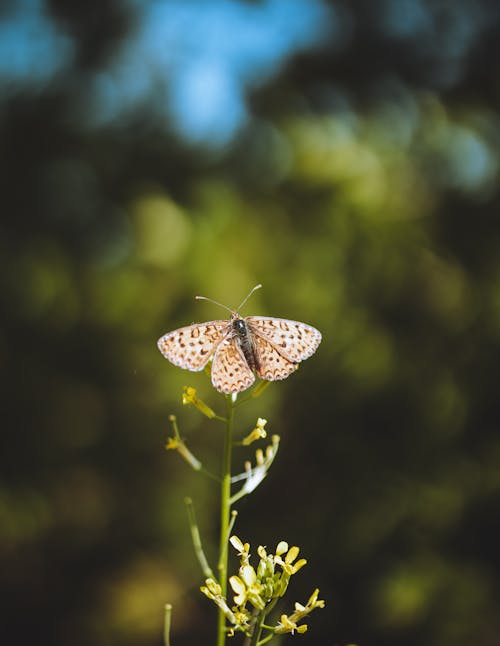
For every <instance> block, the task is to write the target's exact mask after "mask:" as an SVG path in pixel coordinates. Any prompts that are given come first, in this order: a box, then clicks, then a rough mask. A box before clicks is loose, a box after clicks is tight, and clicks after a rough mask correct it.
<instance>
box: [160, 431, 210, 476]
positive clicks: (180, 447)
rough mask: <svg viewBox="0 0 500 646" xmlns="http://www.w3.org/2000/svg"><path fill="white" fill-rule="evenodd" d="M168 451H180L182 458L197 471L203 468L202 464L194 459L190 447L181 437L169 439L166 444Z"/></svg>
mask: <svg viewBox="0 0 500 646" xmlns="http://www.w3.org/2000/svg"><path fill="white" fill-rule="evenodd" d="M165 448H166V449H167V451H169V450H175V451H178V452H179V454H180V456H181V457H183V458H184V460H186V462H187V463H188V464H189V465H190V466H192V467H193V469H194V470H195V471H199V470H200V469H201V467H202V464H201V462H200V461H199V460H198V459H197V458H195V457H194V455H193V454H192V453H191V451H190V450H189V449H188V447H187V446H186V445H185V444H184V442H183V441H182V440H181V438H180V437H168V438H167V443H166V444H165Z"/></svg>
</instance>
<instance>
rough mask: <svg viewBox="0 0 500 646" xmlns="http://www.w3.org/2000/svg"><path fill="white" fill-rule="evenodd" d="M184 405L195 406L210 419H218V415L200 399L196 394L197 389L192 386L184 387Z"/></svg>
mask: <svg viewBox="0 0 500 646" xmlns="http://www.w3.org/2000/svg"><path fill="white" fill-rule="evenodd" d="M182 403H183V404H184V406H187V405H189V404H193V406H196V408H197V409H198V410H199V411H200V412H201V413H203V415H205V416H206V417H208V418H209V419H213V418H214V417H217V415H216V413H215V412H214V411H213V410H212V409H211V408H210V406H207V404H205V402H204V401H202V400H201V399H200V398H199V397H198V395H197V394H196V388H193V387H192V386H184V392H183V393H182Z"/></svg>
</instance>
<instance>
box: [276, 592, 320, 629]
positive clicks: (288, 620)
mask: <svg viewBox="0 0 500 646" xmlns="http://www.w3.org/2000/svg"><path fill="white" fill-rule="evenodd" d="M318 595H319V589H318V588H316V590H314V592H313V593H312V595H311V596H310V597H309V600H308V602H307V604H306V605H305V606H303V605H302V604H301V603H299V602H298V601H296V602H295V612H293V613H292V614H291V615H281V617H280V620H279V622H278V623H277V625H276V627H275V629H274V632H276V633H292V634H293V633H294V632H295V631H297V632H298V633H305V632H306V630H307V624H301V625H300V626H299V625H298V622H299V621H301V620H302V619H304V617H307V615H308V614H309V613H310V612H312V611H313V610H314V609H315V608H324V607H325V602H324V600H323V599H318Z"/></svg>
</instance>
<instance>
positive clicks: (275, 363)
mask: <svg viewBox="0 0 500 646" xmlns="http://www.w3.org/2000/svg"><path fill="white" fill-rule="evenodd" d="M253 344H254V350H255V354H256V355H257V361H258V366H257V374H258V375H259V377H260V378H261V379H266V380H267V381H277V380H278V379H285V378H286V377H288V375H289V374H291V373H292V372H294V371H295V370H297V368H298V366H299V364H298V363H294V362H293V361H289V360H288V359H287V358H286V357H284V356H283V355H281V354H280V353H279V352H278V351H277V350H276V348H275V347H274V346H273V345H271V343H269V341H267V340H266V339H265V338H264V337H263V336H260V335H259V334H255V335H254V337H253Z"/></svg>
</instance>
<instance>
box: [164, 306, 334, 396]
mask: <svg viewBox="0 0 500 646" xmlns="http://www.w3.org/2000/svg"><path fill="white" fill-rule="evenodd" d="M320 342H321V333H320V332H319V331H318V330H316V328H314V327H312V326H310V325H307V324H306V323H300V322H299V321H290V320H288V319H278V318H272V317H265V316H247V317H246V318H241V317H240V315H239V314H238V313H237V312H232V313H231V318H230V319H229V320H217V321H209V322H207V323H195V324H194V325H188V326H187V327H183V328H179V329H178V330H174V331H173V332H169V333H168V334H165V335H164V336H162V337H161V338H160V339H159V341H158V348H159V350H160V352H161V353H162V354H163V356H165V357H166V358H167V359H168V360H169V361H171V362H172V363H173V364H174V365H176V366H179V367H181V368H185V369H187V370H193V371H198V370H203V368H204V367H205V366H206V364H207V363H208V361H209V360H210V358H212V370H211V376H212V384H213V385H214V387H215V388H216V389H217V390H218V391H219V392H222V393H227V394H230V393H239V392H241V391H243V390H246V389H247V388H249V387H250V386H251V385H252V384H253V382H254V381H255V374H254V373H256V374H257V375H258V376H259V377H260V378H261V379H265V380H267V381H276V380H279V379H285V378H286V377H288V375H290V374H291V373H292V372H294V371H295V370H296V369H297V368H298V364H299V363H300V362H301V361H303V360H304V359H307V358H308V357H310V356H311V355H312V354H313V353H314V352H315V351H316V348H317V347H318V345H319V344H320Z"/></svg>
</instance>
